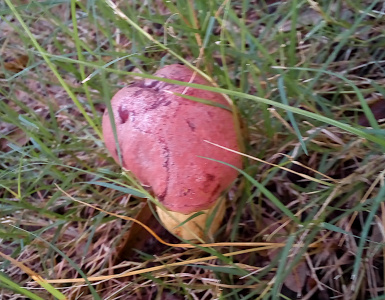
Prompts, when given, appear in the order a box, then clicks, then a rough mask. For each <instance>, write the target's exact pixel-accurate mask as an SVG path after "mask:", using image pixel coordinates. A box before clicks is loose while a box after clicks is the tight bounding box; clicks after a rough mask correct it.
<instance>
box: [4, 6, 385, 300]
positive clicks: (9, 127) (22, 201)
mask: <svg viewBox="0 0 385 300" xmlns="http://www.w3.org/2000/svg"><path fill="white" fill-rule="evenodd" d="M116 5H117V6H116ZM383 15H384V6H383V3H382V1H349V0H333V1H317V2H315V1H310V0H308V1H300V0H292V1H287V2H280V1H257V2H255V1H248V0H242V1H214V0H212V1H200V0H196V1H180V0H174V1H160V0H152V1H135V0H131V1H120V2H113V1H109V0H96V1H95V0H93V1H92V0H89V1H83V0H82V1H70V0H47V1H23V0H19V1H11V0H5V2H4V1H3V2H1V3H0V32H1V34H0V51H1V52H0V120H1V123H0V148H1V150H2V151H1V152H0V164H1V168H0V187H1V189H0V208H1V209H0V220H1V226H0V239H1V240H0V241H1V243H0V255H1V257H2V259H1V261H0V263H1V267H0V269H1V273H0V298H1V299H16V298H17V299H165V298H167V297H169V298H167V299H295V298H296V297H300V298H301V299H335V298H337V299H338V298H346V299H358V300H359V299H373V300H374V299H385V296H384V280H385V278H384V250H383V249H384V244H383V243H384V226H385V206H384V202H383V200H384V193H385V187H384V164H385V157H384V148H385V142H384V135H385V131H384V123H383V120H384V118H385V116H384V111H383V109H382V108H381V104H380V106H379V103H381V102H382V103H384V96H385V90H384V88H383V87H382V86H383V78H384V72H385V71H384V68H385V66H384V61H385V60H384V55H385V53H384V51H383V48H384V43H385V40H384V38H383V33H384V30H383V26H382V25H383ZM178 62H182V63H184V64H187V65H190V66H191V67H193V68H195V70H197V71H199V72H201V74H202V76H206V78H208V79H209V80H213V82H215V86H214V87H202V88H204V89H208V90H213V91H218V92H221V93H224V94H226V95H228V96H229V97H230V98H231V99H232V100H233V101H234V104H235V106H236V108H237V110H238V111H239V116H240V119H241V120H242V123H243V127H244V130H243V139H244V140H245V153H247V154H248V155H249V157H247V158H245V166H244V168H243V170H240V177H239V178H240V179H239V180H238V181H237V183H236V184H235V186H234V187H233V188H232V189H231V190H230V191H229V196H230V198H231V200H230V201H228V205H227V211H226V222H224V223H223V226H222V227H221V229H220V230H219V232H218V235H217V236H216V240H215V241H216V242H217V244H214V245H213V244H209V245H203V246H202V245H201V246H197V245H184V246H183V247H179V246H180V245H179V246H178V245H175V244H176V243H184V241H178V240H177V239H176V238H175V237H172V236H170V235H169V234H168V233H167V232H165V231H164V230H163V229H161V228H159V226H158V225H155V227H154V228H152V230H153V231H154V232H155V233H156V234H158V235H159V236H160V238H161V239H162V240H165V241H166V242H167V243H168V244H162V243H161V242H159V241H157V240H156V239H155V238H153V237H151V238H149V239H148V240H147V241H146V242H145V243H144V244H143V245H142V246H141V247H140V249H137V250H132V251H131V252H130V253H131V254H130V256H129V257H128V258H126V259H123V260H121V261H117V260H116V259H115V258H116V249H117V248H118V247H119V245H121V244H122V241H123V240H124V238H125V232H127V231H128V230H130V228H131V227H133V226H134V225H132V224H133V222H132V218H133V219H135V217H136V216H137V214H138V213H139V212H140V211H143V209H144V208H143V207H144V202H143V197H146V196H149V195H148V192H147V191H146V190H144V189H143V188H142V187H141V186H139V185H137V184H136V183H135V181H133V180H132V179H131V178H130V177H129V176H128V175H127V174H124V173H123V172H122V170H121V169H120V168H119V167H118V166H117V165H116V163H114V161H113V160H112V158H111V157H110V156H109V154H108V153H107V151H106V149H105V147H104V144H103V141H102V135H101V116H102V113H103V111H104V109H105V107H106V105H107V104H108V103H109V101H110V99H111V97H112V95H113V94H114V93H115V92H116V91H117V90H118V89H119V88H121V87H123V86H125V85H127V84H129V83H131V82H133V81H134V80H136V79H135V78H138V77H144V78H152V74H153V73H154V72H155V70H157V69H158V68H159V67H161V66H163V65H166V64H171V63H178ZM179 84H181V83H179ZM185 85H187V86H194V85H193V84H188V83H187V84H185ZM191 100H197V99H191ZM362 125H365V126H368V127H364V126H362ZM369 126H370V127H369ZM253 158H255V159H253ZM130 194H131V195H130ZM86 204H87V205H86ZM119 216H121V217H119ZM113 277H117V278H115V279H113ZM43 279H46V280H51V281H48V282H47V281H45V280H43Z"/></svg>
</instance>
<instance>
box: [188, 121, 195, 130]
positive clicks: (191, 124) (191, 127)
mask: <svg viewBox="0 0 385 300" xmlns="http://www.w3.org/2000/svg"><path fill="white" fill-rule="evenodd" d="M186 122H187V125H188V127H190V129H191V131H195V128H196V127H195V124H194V123H193V122H191V121H190V120H186Z"/></svg>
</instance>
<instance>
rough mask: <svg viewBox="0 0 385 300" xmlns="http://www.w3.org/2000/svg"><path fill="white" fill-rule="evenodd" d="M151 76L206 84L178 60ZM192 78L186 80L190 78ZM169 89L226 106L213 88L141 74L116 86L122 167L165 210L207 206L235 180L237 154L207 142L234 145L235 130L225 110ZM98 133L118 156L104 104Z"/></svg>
mask: <svg viewBox="0 0 385 300" xmlns="http://www.w3.org/2000/svg"><path fill="white" fill-rule="evenodd" d="M154 75H155V76H157V77H163V78H169V79H174V80H178V81H184V82H193V83H198V84H204V85H210V84H209V83H208V82H207V81H206V80H205V79H204V78H203V77H202V76H200V75H198V74H195V77H194V72H193V71H192V70H190V69H189V68H188V67H186V66H183V65H178V64H175V65H168V66H165V67H163V68H161V69H160V70H158V71H157V72H156V73H155V74H154ZM192 78H194V79H193V81H191V79H192ZM170 91H171V92H177V93H183V92H184V91H185V94H186V95H189V96H194V97H198V98H203V99H206V100H209V101H214V102H217V103H220V104H222V105H225V106H229V105H228V103H227V101H226V99H225V98H224V97H223V96H222V95H221V94H218V93H214V92H210V91H205V90H200V89H196V88H191V87H188V88H187V89H186V87H183V86H180V85H176V84H170V83H166V82H162V81H157V80H152V79H145V80H142V81H140V82H137V83H134V84H133V85H131V86H129V87H125V88H123V89H121V90H120V91H118V92H117V93H116V94H115V96H114V97H113V98H112V100H111V107H112V111H113V114H114V119H115V126H116V131H117V137H118V142H119V147H120V150H121V155H122V157H121V158H122V164H123V167H124V168H125V169H127V170H130V171H131V172H132V173H133V174H134V175H135V176H136V178H137V179H138V180H140V181H141V183H142V184H144V185H149V186H151V187H152V190H153V192H154V194H155V196H156V197H157V198H158V200H159V201H161V203H162V204H163V205H164V206H165V207H166V208H167V209H169V210H171V211H175V212H179V213H183V214H189V213H192V212H196V211H200V210H205V209H208V208H210V207H212V206H213V204H214V203H215V201H216V200H217V199H218V198H219V196H220V194H221V193H222V192H223V191H224V190H225V189H226V188H227V187H228V186H229V185H230V184H231V183H232V182H233V181H234V180H235V178H236V177H237V171H236V170H234V169H233V168H231V167H229V166H226V165H224V164H222V163H219V162H215V161H211V160H208V159H205V158H202V157H200V156H203V157H209V158H212V159H215V160H220V161H224V162H226V163H229V164H231V165H233V166H235V167H238V168H240V167H241V166H242V161H241V157H240V155H237V154H234V153H232V152H229V151H226V150H224V149H221V148H219V147H216V146H214V145H211V144H209V143H206V142H205V140H208V141H210V142H213V143H217V144H219V145H221V146H224V147H227V148H230V149H234V150H238V149H239V148H238V143H237V135H236V130H235V126H234V121H233V117H232V113H231V111H229V110H226V109H223V108H220V107H215V106H211V105H206V104H203V103H199V102H196V101H192V100H188V99H185V98H183V97H179V96H176V95H173V94H171V93H170ZM103 135H104V140H105V144H106V146H107V149H108V150H109V152H110V153H111V155H112V157H113V158H114V159H115V161H116V162H119V157H118V151H117V149H116V143H115V139H114V134H113V130H112V126H111V122H110V119H109V115H108V111H107V109H106V111H105V113H104V116H103Z"/></svg>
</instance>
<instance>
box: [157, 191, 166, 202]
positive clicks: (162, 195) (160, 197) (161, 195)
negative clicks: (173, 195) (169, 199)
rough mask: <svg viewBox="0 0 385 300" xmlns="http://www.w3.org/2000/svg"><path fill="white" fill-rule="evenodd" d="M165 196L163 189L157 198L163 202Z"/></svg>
mask: <svg viewBox="0 0 385 300" xmlns="http://www.w3.org/2000/svg"><path fill="white" fill-rule="evenodd" d="M165 197H166V191H164V192H163V193H162V194H159V195H157V198H158V200H159V201H160V202H163V201H164V198H165Z"/></svg>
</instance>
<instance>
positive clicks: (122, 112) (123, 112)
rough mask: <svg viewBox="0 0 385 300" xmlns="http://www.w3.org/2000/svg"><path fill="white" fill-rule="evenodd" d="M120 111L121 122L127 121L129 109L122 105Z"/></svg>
mask: <svg viewBox="0 0 385 300" xmlns="http://www.w3.org/2000/svg"><path fill="white" fill-rule="evenodd" d="M118 112H119V117H120V122H121V123H122V124H124V123H126V122H127V120H128V115H129V113H128V110H126V109H124V108H123V107H122V106H119V109H118Z"/></svg>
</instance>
